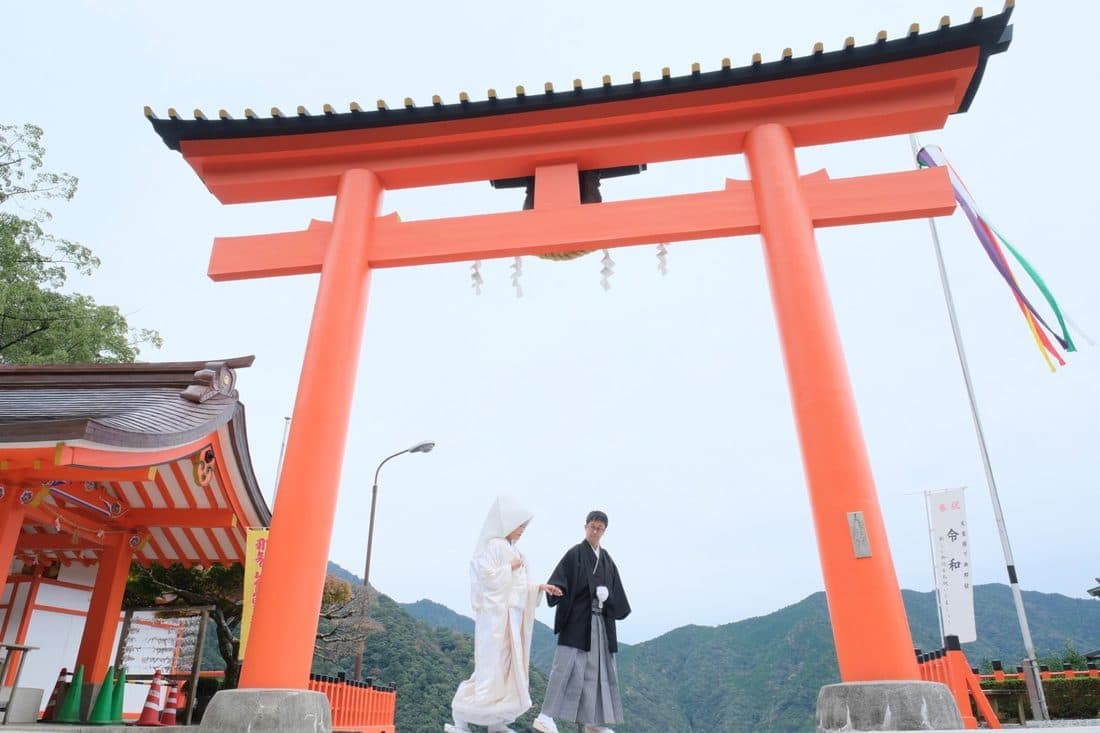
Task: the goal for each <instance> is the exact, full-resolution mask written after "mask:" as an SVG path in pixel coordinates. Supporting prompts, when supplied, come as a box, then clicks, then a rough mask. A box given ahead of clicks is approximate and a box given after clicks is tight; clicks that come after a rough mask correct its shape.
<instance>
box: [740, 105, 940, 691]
mask: <svg viewBox="0 0 1100 733" xmlns="http://www.w3.org/2000/svg"><path fill="white" fill-rule="evenodd" d="M745 155H746V157H747V158H748V163H749V170H750V171H751V174H752V188H753V193H754V195H755V198H756V209H757V213H758V215H759V217H760V231H761V234H762V235H763V239H764V253H765V258H766V261H767V268H768V279H769V281H770V283H771V291H772V301H773V303H774V306H775V313H776V320H777V322H778V326H779V332H780V340H781V342H782V345H783V355H784V359H785V361H786V366H787V379H788V381H789V383H790V390H791V400H792V403H793V406H794V413H795V420H796V422H797V424H798V437H799V442H800V444H801V446H802V463H803V468H804V470H805V472H806V480H807V484H808V487H809V493H810V503H811V505H812V507H813V515H814V526H815V528H816V531H817V544H818V550H819V553H820V555H821V569H822V573H823V575H824V578H825V594H826V597H827V598H828V601H829V616H830V618H831V619H832V625H833V639H834V641H835V643H836V656H837V661H838V662H839V664H840V678H841V680H842V681H844V682H863V681H878V680H919V679H920V674H919V672H918V669H917V664H916V661H915V659H914V657H913V644H912V636H911V634H910V632H909V623H908V620H907V619H906V616H905V608H904V606H903V605H902V600H901V591H900V589H899V588H898V581H897V576H896V575H895V573H894V563H893V560H892V558H891V555H890V548H889V546H888V545H887V541H886V530H885V527H884V526H883V521H882V514H881V512H880V510H879V504H878V496H877V494H876V492H875V485H874V480H873V478H872V476H871V466H870V463H869V461H868V459H867V449H866V446H865V445H864V443H863V434H862V431H861V430H860V425H859V418H858V416H857V414H856V406H855V399H854V397H853V395H852V387H851V383H850V382H849V379H848V369H847V366H846V364H845V362H844V353H843V350H842V348H841V344H840V334H839V332H838V331H837V327H836V320H835V318H834V316H833V309H832V304H831V302H830V300H829V293H828V290H827V289H826V285H825V276H824V272H823V271H822V268H821V260H820V259H819V257H818V253H817V244H816V241H815V239H814V224H813V220H812V218H811V216H810V210H809V207H808V205H807V203H806V198H805V196H804V194H803V192H802V189H801V185H800V181H799V175H798V164H797V163H796V161H795V153H794V144H793V142H792V140H791V135H790V132H789V131H788V130H787V129H786V128H785V127H783V126H781V125H777V124H767V125H762V126H760V127H757V128H754V129H753V130H751V131H750V132H749V134H748V136H747V137H746V140H745Z"/></svg>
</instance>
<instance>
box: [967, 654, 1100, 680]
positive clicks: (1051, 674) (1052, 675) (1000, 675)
mask: <svg viewBox="0 0 1100 733" xmlns="http://www.w3.org/2000/svg"><path fill="white" fill-rule="evenodd" d="M991 664H992V665H993V673H992V674H983V675H978V676H979V677H980V678H981V680H982V682H989V681H996V682H1001V681H1003V680H1022V679H1023V678H1024V668H1023V667H1016V671H1015V672H1006V671H1005V670H1004V667H1003V666H1002V665H1001V660H999V659H994V660H993V661H992V662H991ZM974 673H975V674H977V673H978V670H977V669H975V670H974ZM1039 677H1040V678H1041V679H1044V680H1063V679H1065V680H1073V679H1085V678H1086V677H1093V678H1096V677H1100V669H1097V668H1096V662H1089V663H1088V668H1087V669H1074V668H1073V665H1071V664H1063V665H1062V669H1060V670H1056V671H1052V670H1051V669H1050V667H1048V666H1047V665H1045V664H1041V665H1039Z"/></svg>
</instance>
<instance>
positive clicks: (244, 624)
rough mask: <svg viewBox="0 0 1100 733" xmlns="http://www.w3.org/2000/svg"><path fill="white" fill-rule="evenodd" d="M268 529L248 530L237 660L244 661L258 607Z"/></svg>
mask: <svg viewBox="0 0 1100 733" xmlns="http://www.w3.org/2000/svg"><path fill="white" fill-rule="evenodd" d="M267 532H268V530H267V529H264V528H260V529H252V528H249V529H248V533H247V537H246V540H245V541H246V542H247V543H248V546H247V547H246V548H245V552H244V597H243V598H242V601H243V608H242V610H241V645H240V648H239V649H238V651H237V659H244V658H245V656H244V650H245V646H246V645H247V644H248V630H249V627H251V625H252V610H253V609H254V608H255V607H256V587H257V586H258V585H259V583H260V573H261V572H263V569H264V554H265V553H266V551H267Z"/></svg>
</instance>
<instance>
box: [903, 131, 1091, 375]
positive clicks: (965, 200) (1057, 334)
mask: <svg viewBox="0 0 1100 733" xmlns="http://www.w3.org/2000/svg"><path fill="white" fill-rule="evenodd" d="M917 163H919V164H920V165H921V166H922V167H928V168H930V167H936V166H943V167H946V168H947V173H948V176H949V178H950V179H951V187H952V188H953V189H954V190H955V200H956V201H958V202H959V207H960V208H961V209H962V210H963V213H965V214H966V218H967V219H968V220H969V221H970V226H971V227H973V229H974V233H975V234H977V235H978V241H980V242H981V243H982V248H983V249H985V253H986V255H988V256H989V259H990V260H991V261H992V262H993V266H994V267H996V268H997V272H998V273H1000V275H1001V277H1002V278H1003V279H1004V281H1005V283H1006V284H1007V285H1008V287H1009V289H1010V290H1011V291H1012V295H1013V296H1014V297H1015V298H1016V304H1017V305H1018V306H1019V308H1020V312H1021V313H1022V314H1023V316H1024V320H1026V321H1027V325H1028V329H1029V330H1030V331H1031V336H1032V338H1033V339H1035V344H1036V345H1037V346H1038V347H1039V353H1040V354H1042V356H1043V359H1044V360H1045V361H1046V363H1047V366H1048V367H1050V370H1051V371H1054V370H1055V366H1054V363H1053V362H1052V361H1051V357H1053V358H1054V360H1055V361H1057V362H1058V364H1060V365H1062V366H1065V363H1066V362H1065V359H1063V358H1062V355H1061V354H1060V353H1059V352H1058V350H1057V349H1056V348H1055V346H1054V344H1053V343H1051V341H1050V338H1048V336H1047V334H1050V336H1052V337H1054V340H1055V341H1057V342H1058V344H1059V345H1060V346H1061V347H1062V348H1063V349H1064V350H1065V351H1067V352H1071V351H1077V347H1076V346H1075V345H1074V343H1073V338H1072V337H1071V336H1070V334H1069V329H1067V328H1066V322H1065V318H1064V317H1063V315H1062V311H1061V309H1060V308H1059V307H1058V303H1057V302H1056V301H1055V300H1054V295H1052V294H1051V292H1050V289H1049V288H1048V287H1047V285H1046V283H1045V282H1043V278H1042V277H1040V276H1039V273H1038V272H1037V271H1036V270H1035V268H1034V267H1032V266H1031V264H1030V263H1029V262H1028V261H1027V260H1025V259H1024V257H1023V255H1021V254H1020V253H1019V251H1017V250H1016V248H1015V247H1013V246H1012V245H1011V244H1009V242H1008V240H1007V239H1005V238H1004V237H1003V236H1001V233H1000V232H998V231H997V229H996V228H995V227H993V225H992V224H990V223H989V220H988V219H987V218H986V217H985V216H984V215H983V214H982V213H981V210H979V209H978V205H977V203H975V201H974V198H973V197H972V196H971V195H970V191H968V190H967V188H966V185H965V184H963V182H962V179H961V178H960V177H959V174H958V173H956V172H955V169H954V167H952V165H951V164H950V163H949V162H948V161H947V158H946V156H944V154H943V150H941V149H940V148H939V146H936V145H926V146H925V147H923V148H921V149H920V152H919V153H917ZM1002 245H1003V246H1004V249H1007V250H1008V251H1009V253H1010V254H1011V255H1012V256H1013V257H1014V258H1015V259H1016V262H1017V263H1018V264H1019V265H1020V267H1022V268H1023V270H1024V272H1026V273H1027V275H1028V277H1029V278H1031V281H1032V282H1033V283H1034V284H1035V287H1036V288H1038V289H1039V292H1040V293H1042V295H1043V299H1044V300H1046V302H1047V305H1048V306H1050V309H1051V311H1053V313H1054V317H1055V319H1056V320H1057V321H1058V326H1059V331H1055V330H1054V329H1053V328H1051V327H1050V325H1049V324H1048V323H1047V322H1046V320H1044V319H1043V317H1042V315H1040V313H1039V311H1038V310H1036V309H1035V306H1034V305H1032V303H1031V301H1030V300H1028V297H1027V296H1026V295H1024V292H1023V290H1021V289H1020V284H1019V281H1018V280H1017V279H1016V275H1015V274H1014V273H1013V272H1012V269H1011V268H1010V267H1009V264H1008V259H1007V258H1006V257H1005V254H1004V251H1003V250H1002ZM1040 326H1041V328H1040Z"/></svg>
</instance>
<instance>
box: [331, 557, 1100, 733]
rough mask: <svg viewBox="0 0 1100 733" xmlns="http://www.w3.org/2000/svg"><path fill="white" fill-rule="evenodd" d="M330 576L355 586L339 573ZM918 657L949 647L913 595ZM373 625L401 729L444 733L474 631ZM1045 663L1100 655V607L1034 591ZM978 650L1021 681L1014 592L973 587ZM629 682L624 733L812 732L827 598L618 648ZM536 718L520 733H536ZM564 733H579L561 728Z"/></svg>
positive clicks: (827, 632) (393, 621)
mask: <svg viewBox="0 0 1100 733" xmlns="http://www.w3.org/2000/svg"><path fill="white" fill-rule="evenodd" d="M329 570H330V573H332V574H335V575H338V576H340V577H344V578H346V579H348V580H352V581H354V582H360V581H359V580H358V579H357V578H355V576H354V575H352V574H351V573H349V572H347V571H346V570H344V569H343V568H340V567H339V566H338V565H335V564H332V563H330V568H329ZM902 596H903V599H904V602H905V608H906V612H907V614H908V617H909V625H910V629H911V631H912V635H913V641H914V644H915V646H917V647H921V648H923V649H926V650H931V649H934V648H938V647H940V646H942V644H941V643H939V642H938V641H937V639H938V637H939V622H938V619H937V614H936V602H935V596H934V594H933V593H931V592H927V593H920V592H916V591H909V590H904V591H902ZM379 598H380V600H379V603H378V604H377V606H375V607H374V608H373V609H372V612H371V615H372V617H373V618H374V619H375V620H376V621H378V622H379V623H380V624H381V626H382V631H380V632H379V633H377V634H374V635H372V636H371V637H370V638H369V639H368V643H367V655H366V657H365V660H364V664H365V668H366V669H368V670H370V671H371V674H372V676H374V677H375V679H377V680H379V681H381V682H385V683H393V684H396V685H397V688H398V698H397V699H398V704H397V721H396V725H397V729H398V730H399V731H401V733H436V732H437V731H441V730H442V728H443V724H444V723H445V722H447V721H449V720H450V701H451V696H452V695H453V694H454V690H455V687H456V686H457V685H458V683H459V682H460V681H461V680H463V679H465V678H466V677H468V676H469V675H470V674H471V672H472V670H473V639H472V634H473V629H474V622H473V620H472V619H470V618H469V617H466V616H463V615H461V614H459V613H457V612H455V611H453V610H451V609H449V608H447V607H446V606H443V605H440V604H438V603H434V602H433V601H430V600H427V599H424V600H420V601H417V602H415V603H405V604H397V603H395V602H393V601H392V600H391V599H389V598H388V597H386V596H384V595H380V597H379ZM1023 598H1024V607H1025V609H1026V611H1027V616H1028V622H1029V625H1030V629H1031V635H1032V638H1033V640H1034V643H1035V648H1036V651H1037V653H1038V654H1039V655H1040V656H1041V657H1042V656H1057V657H1059V658H1060V655H1061V654H1062V653H1063V652H1064V651H1066V650H1067V649H1074V650H1076V651H1079V652H1082V653H1083V652H1086V651H1091V650H1093V649H1097V648H1100V602H1098V601H1096V600H1092V599H1076V598H1068V597H1066V596H1062V595H1058V594H1050V593H1038V592H1031V591H1025V592H1024V593H1023ZM974 606H975V611H976V621H977V630H978V641H975V642H972V643H969V644H964V645H963V651H964V652H965V654H966V656H967V659H968V660H969V661H970V663H971V664H972V665H974V666H980V667H983V668H986V669H988V666H989V663H990V662H991V661H992V660H994V659H999V660H1002V661H1003V663H1004V666H1005V667H1006V669H1011V668H1012V667H1014V666H1015V665H1016V664H1018V663H1019V660H1020V659H1022V658H1023V656H1024V651H1023V644H1022V641H1021V633H1020V627H1019V623H1018V621H1017V617H1016V612H1015V607H1014V605H1013V601H1012V597H1011V593H1010V591H1009V588H1008V586H1006V585H1001V584H989V585H979V586H975V589H974ZM555 643H556V642H555V638H554V635H553V633H552V632H551V630H550V629H549V628H548V627H547V626H546V625H545V624H542V623H541V622H536V629H535V634H534V640H533V643H532V651H531V657H532V667H533V669H532V675H531V697H532V699H533V700H534V701H535V703H536V704H538V703H539V702H541V700H542V695H543V692H544V691H545V687H546V676H547V675H548V673H549V669H550V662H551V660H552V659H553V655H554V646H555ZM618 666H619V679H620V682H621V684H622V694H623V706H624V709H625V711H626V718H627V719H626V722H625V723H624V724H622V725H619V726H616V727H615V729H616V731H617V733H658V732H659V733H695V732H702V731H705V732H706V733H725V732H727V731H730V732H733V731H812V730H813V729H814V708H815V704H816V700H817V693H818V690H819V689H820V688H821V687H822V686H823V685H827V684H831V683H834V682H838V681H839V674H838V671H837V663H836V653H835V650H834V648H833V639H832V629H831V626H830V623H829V614H828V609H827V606H826V602H825V594H824V593H822V592H817V593H813V594H811V595H809V596H807V597H806V598H804V599H803V600H801V601H799V602H798V603H795V604H793V605H790V606H787V607H786V608H782V609H780V610H778V611H775V612H773V613H770V614H767V615H764V616H758V617H755V618H749V619H744V620H741V621H736V622H733V623H729V624H724V625H721V626H683V627H680V628H678V629H674V630H672V631H669V632H668V633H666V634H662V635H661V636H658V637H657V638H655V639H650V640H648V641H645V642H641V643H639V644H633V645H623V644H620V651H619V654H618ZM534 712H535V711H532V713H529V714H528V715H525V716H524V717H523V718H521V719H520V720H519V721H517V723H516V724H514V725H513V726H512V727H513V728H514V729H515V730H516V731H518V732H519V733H527V732H528V731H531V730H532V729H531V728H530V721H531V719H533V717H534ZM559 727H560V728H561V730H562V733H568V732H569V731H571V730H572V726H568V725H559Z"/></svg>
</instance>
